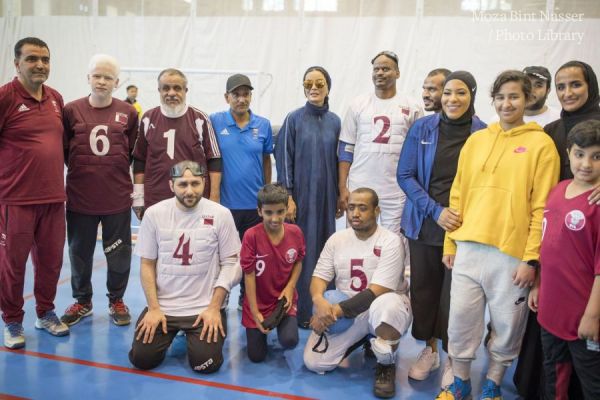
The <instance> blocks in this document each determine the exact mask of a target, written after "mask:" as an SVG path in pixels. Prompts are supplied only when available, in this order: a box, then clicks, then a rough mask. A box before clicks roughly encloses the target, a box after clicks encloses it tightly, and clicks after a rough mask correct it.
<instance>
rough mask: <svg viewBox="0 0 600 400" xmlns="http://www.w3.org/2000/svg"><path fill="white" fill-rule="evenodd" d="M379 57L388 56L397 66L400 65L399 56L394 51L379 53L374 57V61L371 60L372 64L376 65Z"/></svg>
mask: <svg viewBox="0 0 600 400" xmlns="http://www.w3.org/2000/svg"><path fill="white" fill-rule="evenodd" d="M379 56H386V57H388V58H391V59H392V60H394V62H395V63H396V65H398V55H397V54H396V53H394V52H393V51H388V50H384V51H380V52H379V53H377V55H376V56H375V57H373V59H372V60H371V64H374V63H375V60H376V59H377V57H379Z"/></svg>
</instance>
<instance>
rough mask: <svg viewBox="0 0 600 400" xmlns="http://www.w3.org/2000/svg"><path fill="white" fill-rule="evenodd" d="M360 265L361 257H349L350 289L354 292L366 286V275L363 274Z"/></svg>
mask: <svg viewBox="0 0 600 400" xmlns="http://www.w3.org/2000/svg"><path fill="white" fill-rule="evenodd" d="M362 267H363V259H362V258H353V259H350V279H351V281H350V289H352V290H354V291H355V292H362V291H363V290H365V289H366V288H367V275H365V271H363V270H362ZM355 283H358V285H355Z"/></svg>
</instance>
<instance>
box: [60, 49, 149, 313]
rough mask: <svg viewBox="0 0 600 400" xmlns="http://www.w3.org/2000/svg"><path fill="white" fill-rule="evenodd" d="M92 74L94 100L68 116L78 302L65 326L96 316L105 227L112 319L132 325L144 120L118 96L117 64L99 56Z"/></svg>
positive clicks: (71, 108) (68, 110)
mask: <svg viewBox="0 0 600 400" xmlns="http://www.w3.org/2000/svg"><path fill="white" fill-rule="evenodd" d="M88 70H89V73H88V82H89V84H90V87H91V94H90V95H89V96H85V97H83V98H81V99H78V100H75V101H72V102H71V103H69V104H67V105H66V106H65V110H64V127H65V137H64V146H65V163H66V164H67V167H68V171H67V237H68V242H69V257H70V259H71V287H72V289H73V297H74V298H75V299H76V300H77V302H75V303H74V304H73V305H71V306H70V307H69V308H67V310H66V311H65V314H64V315H63V316H62V317H61V320H62V321H63V322H64V323H65V324H67V325H74V324H76V323H77V322H79V321H80V320H81V318H83V317H87V316H88V315H91V314H92V282H91V278H92V264H93V259H94V249H95V248H96V236H97V233H98V224H99V223H102V247H103V248H104V254H105V256H106V264H107V279H106V286H107V289H108V295H107V296H108V298H109V314H110V315H111V317H112V321H113V322H114V323H115V324H116V325H128V324H129V322H130V320H131V317H130V315H129V310H128V308H127V306H126V305H125V304H124V303H123V295H124V294H125V289H126V288H127V282H128V280H129V270H130V267H131V211H130V208H131V197H130V193H131V191H132V183H131V176H130V174H129V165H130V162H131V152H132V151H133V145H134V143H135V139H136V136H137V127H138V115H137V111H136V110H135V108H133V106H131V104H127V103H126V102H124V101H121V100H118V99H115V98H113V96H112V93H113V91H114V90H115V89H116V87H117V85H118V84H119V64H118V62H117V60H115V59H114V58H113V57H111V56H108V55H105V54H96V55H95V56H93V57H92V59H91V60H90V64H89V69H88Z"/></svg>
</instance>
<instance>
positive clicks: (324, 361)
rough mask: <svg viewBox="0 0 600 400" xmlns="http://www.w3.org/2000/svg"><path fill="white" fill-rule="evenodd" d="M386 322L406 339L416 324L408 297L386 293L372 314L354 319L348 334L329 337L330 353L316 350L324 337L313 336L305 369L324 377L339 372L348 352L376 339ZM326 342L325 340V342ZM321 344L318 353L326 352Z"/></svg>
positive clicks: (364, 314)
mask: <svg viewBox="0 0 600 400" xmlns="http://www.w3.org/2000/svg"><path fill="white" fill-rule="evenodd" d="M383 322H385V323H386V324H388V325H390V326H392V327H393V328H394V329H396V330H397V331H398V332H399V333H400V335H401V336H402V335H404V334H405V333H406V331H407V330H408V327H409V326H410V324H411V323H412V312H411V309H410V300H409V298H408V296H407V295H405V294H398V293H393V292H390V293H385V294H382V295H381V296H379V297H377V298H376V299H375V300H374V301H373V303H371V307H369V310H367V311H365V312H364V313H362V314H360V315H359V316H358V317H356V318H355V319H354V323H353V324H352V326H350V328H348V330H346V331H344V332H342V333H338V334H335V335H332V334H327V333H326V334H325V335H326V336H327V344H328V346H327V350H326V351H325V352H323V353H319V352H317V351H314V350H313V348H314V347H315V345H316V344H317V342H318V341H319V338H320V335H317V334H316V333H315V332H311V334H310V336H309V337H308V340H307V342H306V347H305V348H304V365H306V368H308V369H309V370H311V371H313V372H317V373H323V372H327V371H331V370H333V369H335V368H336V367H337V366H338V365H339V363H340V362H341V361H342V359H343V358H344V355H345V354H346V351H347V350H348V349H349V348H350V346H352V345H353V344H355V343H356V342H358V341H359V340H361V339H362V338H363V337H365V336H366V335H368V334H371V335H373V336H376V335H375V329H377V327H378V326H379V325H381V324H382V323H383ZM323 342H325V340H323ZM323 342H322V343H320V345H319V347H318V349H317V350H319V349H320V350H322V349H324V346H325V343H323Z"/></svg>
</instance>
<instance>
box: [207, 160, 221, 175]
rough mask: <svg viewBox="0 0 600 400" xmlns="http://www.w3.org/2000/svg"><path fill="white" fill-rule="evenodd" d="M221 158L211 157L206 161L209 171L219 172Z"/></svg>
mask: <svg viewBox="0 0 600 400" xmlns="http://www.w3.org/2000/svg"><path fill="white" fill-rule="evenodd" d="M221 164H222V160H221V159H220V158H211V159H210V160H208V162H207V163H206V166H207V167H208V171H209V172H221V169H222V168H221Z"/></svg>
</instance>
